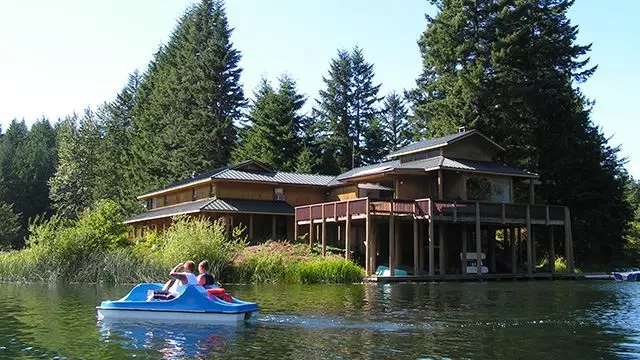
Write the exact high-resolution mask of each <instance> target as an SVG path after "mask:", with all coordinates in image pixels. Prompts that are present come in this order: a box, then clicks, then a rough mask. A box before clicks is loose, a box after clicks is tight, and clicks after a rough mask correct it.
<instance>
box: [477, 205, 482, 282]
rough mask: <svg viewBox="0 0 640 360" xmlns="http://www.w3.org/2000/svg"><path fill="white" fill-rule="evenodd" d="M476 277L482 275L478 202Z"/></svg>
mask: <svg viewBox="0 0 640 360" xmlns="http://www.w3.org/2000/svg"><path fill="white" fill-rule="evenodd" d="M476 267H477V270H476V271H477V272H476V275H482V232H481V229H480V203H479V202H476Z"/></svg>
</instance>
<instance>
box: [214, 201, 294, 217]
mask: <svg viewBox="0 0 640 360" xmlns="http://www.w3.org/2000/svg"><path fill="white" fill-rule="evenodd" d="M202 211H215V212H236V213H251V214H274V215H293V213H294V208H293V206H291V205H289V204H288V203H286V202H284V201H265V200H244V199H216V200H214V201H212V202H210V203H209V204H207V205H206V206H204V207H203V208H202Z"/></svg>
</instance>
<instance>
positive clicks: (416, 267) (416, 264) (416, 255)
mask: <svg viewBox="0 0 640 360" xmlns="http://www.w3.org/2000/svg"><path fill="white" fill-rule="evenodd" d="M418 236H419V235H418V220H417V219H416V218H414V219H413V275H418V274H420V249H419V248H418V246H419V241H418Z"/></svg>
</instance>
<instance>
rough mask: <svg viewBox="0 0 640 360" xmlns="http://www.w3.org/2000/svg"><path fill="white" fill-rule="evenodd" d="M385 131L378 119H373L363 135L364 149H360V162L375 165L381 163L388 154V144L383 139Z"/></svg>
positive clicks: (384, 138)
mask: <svg viewBox="0 0 640 360" xmlns="http://www.w3.org/2000/svg"><path fill="white" fill-rule="evenodd" d="M385 135H386V134H385V131H384V128H383V127H382V123H381V122H380V120H379V119H378V118H373V119H372V120H371V121H370V122H369V124H368V126H367V127H366V128H365V133H364V139H365V142H364V148H363V149H362V160H363V162H364V163H365V164H375V163H379V162H381V161H382V160H383V159H384V157H385V156H387V154H389V151H388V149H389V143H388V142H387V139H386V137H385Z"/></svg>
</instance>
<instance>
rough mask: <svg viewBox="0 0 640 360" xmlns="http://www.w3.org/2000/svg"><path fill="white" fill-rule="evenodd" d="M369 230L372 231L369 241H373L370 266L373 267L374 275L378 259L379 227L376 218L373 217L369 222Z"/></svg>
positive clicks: (372, 272)
mask: <svg viewBox="0 0 640 360" xmlns="http://www.w3.org/2000/svg"><path fill="white" fill-rule="evenodd" d="M369 231H371V233H370V234H369V242H370V243H371V244H370V249H369V252H370V254H371V257H370V259H369V268H371V274H372V275H373V274H374V273H375V272H376V262H377V260H378V259H377V256H378V251H377V249H378V229H377V226H376V221H375V220H374V218H371V222H370V223H369Z"/></svg>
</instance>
